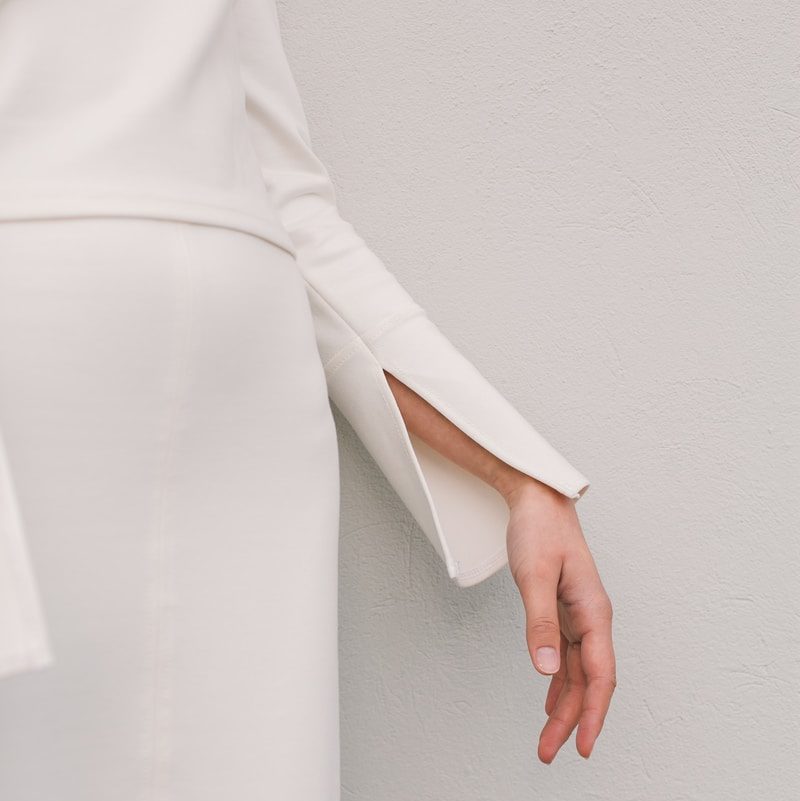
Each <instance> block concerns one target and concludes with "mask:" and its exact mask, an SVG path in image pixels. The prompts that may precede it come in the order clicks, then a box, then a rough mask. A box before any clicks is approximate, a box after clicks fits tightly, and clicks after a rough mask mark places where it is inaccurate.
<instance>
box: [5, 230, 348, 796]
mask: <svg viewBox="0 0 800 801" xmlns="http://www.w3.org/2000/svg"><path fill="white" fill-rule="evenodd" d="M276 332H280V335H279V336H278V335H276ZM0 386H2V392H0V415H2V419H3V424H4V427H5V433H6V434H7V441H6V448H7V454H8V456H9V461H10V464H11V465H12V467H13V473H14V476H15V477H16V479H17V486H16V491H17V495H18V498H19V500H20V507H21V509H22V511H23V513H24V514H23V517H24V521H25V530H26V534H27V539H28V544H29V549H30V554H31V556H32V558H33V561H34V563H35V565H36V574H37V578H38V579H39V585H40V589H41V593H42V594H41V600H42V602H43V605H44V608H45V610H46V611H47V616H48V622H49V632H50V635H51V638H52V639H51V643H52V646H53V652H54V654H55V660H54V662H52V663H51V664H50V666H49V667H48V668H47V669H46V670H40V671H35V672H29V673H28V674H27V675H23V674H18V675H15V676H13V677H7V678H6V679H5V680H4V681H2V682H0V799H3V801H144V800H145V799H147V800H148V801H156V800H157V799H158V801H222V800H223V799H225V800H227V799H231V800H232V801H263V800H264V799H276V800H277V799H280V801H317V800H319V801H322V799H331V800H333V799H336V798H338V797H339V796H338V792H339V778H340V777H339V728H338V726H339V718H338V714H339V706H338V675H337V669H338V664H337V659H338V648H337V614H338V607H337V578H338V544H339V497H340V496H339V463H338V440H337V436H336V426H335V422H334V417H333V414H332V411H331V406H330V403H329V399H328V396H327V392H326V383H325V374H324V371H323V369H322V365H321V363H320V360H319V356H318V353H317V349H316V341H315V338H314V330H313V326H312V323H311V314H310V309H309V304H308V296H307V293H306V291H305V285H304V282H303V280H302V277H301V275H300V273H299V272H298V270H297V268H296V264H295V262H294V260H293V259H292V257H291V256H290V255H289V254H288V253H286V251H284V250H282V249H281V248H278V247H276V246H274V245H273V244H271V243H269V242H267V241H265V240H264V239H262V238H258V237H255V236H252V235H250V234H245V233H241V232H239V231H231V230H228V229H225V228H222V227H216V226H203V225H193V224H191V223H182V222H173V221H155V220H140V219H135V218H132V219H94V218H86V219H83V220H77V219H76V220H69V221H63V220H59V221H44V222H39V221H37V222H34V223H22V222H20V223H7V224H4V225H0Z"/></svg>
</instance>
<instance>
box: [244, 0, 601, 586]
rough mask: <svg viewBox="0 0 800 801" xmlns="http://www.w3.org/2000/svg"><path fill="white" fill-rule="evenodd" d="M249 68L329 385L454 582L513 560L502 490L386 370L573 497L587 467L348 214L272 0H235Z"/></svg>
mask: <svg viewBox="0 0 800 801" xmlns="http://www.w3.org/2000/svg"><path fill="white" fill-rule="evenodd" d="M237 13H238V14H239V18H238V30H239V41H240V56H241V59H242V63H241V69H242V77H243V81H244V86H245V91H246V105H247V113H248V118H249V125H250V131H251V138H252V141H253V143H254V147H255V149H256V151H257V156H258V160H259V164H260V167H261V172H262V174H263V179H264V182H265V184H266V186H267V188H268V190H269V192H270V194H271V196H272V198H273V201H274V204H275V206H276V208H277V210H278V212H279V215H280V218H281V222H282V224H283V226H284V227H285V228H286V230H287V231H288V233H289V236H290V238H291V240H292V243H293V246H294V249H295V254H296V259H297V264H298V267H299V269H300V271H301V272H302V275H303V277H304V279H305V282H306V286H307V291H308V296H309V300H310V305H311V309H312V312H313V319H314V325H315V332H316V339H317V344H318V348H319V352H320V356H321V358H322V361H323V364H324V368H325V375H326V380H327V386H328V394H329V397H330V399H331V400H332V401H333V403H334V404H335V406H336V407H337V408H338V409H339V411H340V412H341V413H342V414H343V416H344V417H345V418H346V419H347V421H348V422H349V424H350V425H351V426H352V428H353V430H354V431H355V433H356V435H357V436H358V437H359V438H360V440H361V441H362V442H363V444H364V446H365V447H366V449H367V450H368V451H369V453H370V454H371V456H372V457H373V459H374V460H375V462H376V464H377V465H378V467H379V468H380V469H381V470H382V472H383V473H384V475H385V476H386V478H387V480H388V481H389V483H390V484H391V486H392V487H393V488H394V490H395V491H396V492H397V494H398V496H399V497H400V499H401V500H402V501H403V503H404V504H405V505H406V507H407V508H408V509H409V511H410V512H411V514H412V515H413V517H414V518H415V520H416V521H417V523H418V524H419V526H420V528H421V529H422V531H423V532H424V534H425V535H426V537H427V538H428V540H430V542H431V544H432V546H433V547H434V549H435V550H436V552H437V554H438V555H439V557H440V558H441V560H442V562H443V563H444V566H445V568H446V570H447V573H448V575H449V577H450V578H452V579H453V580H454V581H455V582H456V584H457V585H458V586H461V587H467V586H470V585H474V584H477V583H478V582H480V581H482V580H483V579H485V578H487V577H489V576H490V575H492V574H493V573H495V572H497V571H498V570H499V569H500V568H501V567H503V566H504V565H505V564H507V562H508V557H507V552H506V527H507V523H508V507H507V506H506V503H505V501H504V500H503V498H502V496H501V495H500V494H499V493H498V492H497V491H496V490H494V488H492V487H490V486H489V485H488V484H486V483H485V482H483V481H481V480H480V479H478V478H477V477H476V476H474V475H472V474H471V473H469V472H468V471H466V470H464V469H462V468H461V467H460V466H459V465H457V464H456V463H455V462H452V461H450V460H449V459H447V458H445V457H443V456H442V455H441V454H439V453H438V452H437V451H435V450H434V449H433V448H431V447H429V446H428V445H427V444H426V443H425V442H423V441H422V440H421V439H419V438H418V437H416V436H415V435H414V434H412V433H411V432H410V431H409V430H408V429H407V427H406V425H405V424H404V421H403V417H402V415H401V414H400V410H399V407H398V405H397V403H396V401H395V398H394V395H393V393H392V391H391V389H390V386H389V384H388V382H387V381H386V377H385V375H384V370H385V371H387V372H389V373H391V374H392V375H394V376H395V377H396V378H398V379H399V380H400V381H402V382H403V383H404V384H406V385H407V386H408V387H410V388H411V389H412V390H414V391H415V392H416V393H417V394H419V395H420V396H422V398H424V399H425V400H426V401H427V402H428V403H430V404H431V405H432V406H434V407H435V408H436V409H437V410H438V411H439V412H441V413H442V414H443V415H444V416H445V417H446V418H448V419H449V420H450V421H451V422H452V423H454V424H455V425H456V426H458V427H459V428H460V429H461V430H462V431H464V432H465V433H466V434H468V435H469V436H470V437H471V438H472V439H473V440H475V441H476V442H478V443H479V444H480V445H482V446H483V447H484V448H486V449H487V450H489V451H491V452H492V453H493V454H495V455H496V456H497V457H499V458H500V459H502V460H503V461H504V462H506V463H507V464H509V465H511V466H512V467H515V468H517V469H518V470H520V471H522V472H524V473H526V474H528V475H530V476H532V477H534V478H536V479H538V480H539V481H541V482H543V483H545V484H547V485H549V486H550V487H552V488H554V489H555V490H557V491H558V492H560V493H562V494H564V495H566V496H567V497H569V498H573V499H576V500H577V499H578V498H580V497H581V496H582V495H583V493H584V492H585V491H586V489H587V488H588V486H589V482H588V481H587V479H586V478H585V477H584V476H583V475H582V474H581V473H580V472H579V471H578V470H577V469H576V468H575V467H573V466H572V465H571V464H570V463H569V462H568V461H567V459H566V458H565V457H564V456H563V455H562V454H561V453H559V452H558V451H557V450H556V449H555V448H554V447H553V446H552V445H551V444H549V443H548V442H547V441H546V440H545V439H544V438H543V437H542V436H541V435H540V434H539V433H538V432H537V431H536V430H535V429H534V428H533V426H532V425H531V423H530V422H529V421H528V420H527V419H526V418H525V417H523V415H522V414H521V413H520V412H519V411H517V409H515V408H514V407H513V405H512V404H511V403H510V402H509V401H508V400H507V399H506V398H505V397H504V396H503V395H502V394H501V393H500V392H499V391H498V390H497V389H496V388H495V387H494V386H493V385H492V384H491V383H490V382H489V381H488V380H487V379H486V378H485V377H484V376H483V375H482V374H481V373H480V372H479V371H478V369H477V368H476V367H475V366H474V365H473V364H472V363H471V362H470V361H469V359H468V358H467V357H466V356H465V355H464V354H462V353H461V352H460V351H459V350H458V349H457V348H456V347H455V346H454V345H453V344H452V342H451V341H450V340H449V339H448V338H447V337H446V336H445V335H444V334H443V333H442V331H441V330H440V329H439V328H438V327H437V325H436V324H434V322H433V321H432V320H431V319H430V318H429V316H428V315H427V313H426V311H425V309H424V308H423V307H422V306H420V304H419V303H417V302H416V301H415V299H414V298H412V297H411V296H410V295H409V293H408V292H407V291H406V290H405V289H404V288H403V287H402V286H401V284H400V283H399V282H398V280H397V279H396V278H395V276H394V275H393V274H392V273H391V271H390V270H389V269H388V268H387V267H386V265H385V264H384V263H383V262H382V261H381V259H380V258H379V257H378V256H377V255H376V254H375V253H374V252H372V250H370V248H369V247H368V246H367V244H366V243H365V242H364V241H363V239H362V238H361V237H360V236H359V235H358V233H357V232H356V231H355V230H354V228H353V226H352V225H351V224H350V223H349V222H348V221H346V220H345V219H343V218H342V216H341V215H340V213H339V211H338V209H337V202H336V196H335V193H334V187H333V185H332V182H331V178H330V176H329V174H328V171H327V169H326V167H325V166H324V165H323V164H322V163H321V162H320V160H319V158H318V157H317V156H316V155H315V153H314V151H313V149H312V144H311V139H310V136H309V127H308V124H307V120H306V116H305V113H304V109H303V106H302V104H301V99H300V97H299V94H298V90H297V86H296V84H295V81H294V79H293V75H292V73H291V70H290V66H289V63H288V61H287V57H286V55H285V51H284V48H283V44H282V40H281V33H280V25H279V18H278V13H277V8H276V4H275V2H274V0H239V3H238V6H237Z"/></svg>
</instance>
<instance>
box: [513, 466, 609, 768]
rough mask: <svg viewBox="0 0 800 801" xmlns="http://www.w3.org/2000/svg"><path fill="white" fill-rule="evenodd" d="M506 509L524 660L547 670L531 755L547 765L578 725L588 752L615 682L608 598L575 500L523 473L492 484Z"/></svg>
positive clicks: (581, 747)
mask: <svg viewBox="0 0 800 801" xmlns="http://www.w3.org/2000/svg"><path fill="white" fill-rule="evenodd" d="M498 490H499V491H500V492H501V494H502V495H503V497H504V498H505V500H506V503H507V504H508V507H509V512H510V517H509V523H508V532H507V546H508V558H509V568H510V569H511V574H512V575H513V577H514V581H515V582H516V584H517V587H518V588H519V591H520V594H521V596H522V602H523V604H524V607H525V616H526V627H525V629H526V631H525V633H526V639H527V643H528V650H529V651H530V654H531V659H532V660H533V664H534V666H535V667H536V669H537V670H538V671H539V672H540V673H542V674H543V675H546V676H548V675H551V676H552V679H551V681H550V688H549V690H548V693H547V698H546V699H545V705H544V708H545V712H546V713H547V715H548V720H547V723H546V724H545V726H544V728H543V729H542V732H541V734H540V735H539V752H538V756H539V759H540V760H542V762H545V763H548V764H549V763H550V762H552V761H553V759H554V758H555V755H556V753H557V752H558V749H559V748H561V746H562V745H563V744H564V743H565V742H566V741H567V739H568V738H569V736H570V734H571V733H572V730H573V729H574V728H575V726H576V725H577V726H578V732H577V735H576V742H575V744H576V747H577V750H578V753H579V754H580V755H581V756H583V757H586V758H588V757H589V754H590V753H591V751H592V747H593V746H594V742H595V740H596V739H597V736H598V735H599V734H600V729H601V728H602V726H603V721H604V720H605V716H606V712H607V710H608V706H609V703H610V701H611V695H612V693H613V692H614V689H615V687H616V685H617V677H616V662H615V657H614V649H613V646H612V641H611V619H612V607H611V601H610V599H609V597H608V595H607V593H606V591H605V589H604V588H603V585H602V583H601V581H600V576H599V574H598V572H597V568H596V566H595V563H594V559H593V558H592V555H591V553H590V552H589V547H588V545H587V544H586V540H585V539H584V537H583V531H582V530H581V526H580V523H579V522H578V515H577V512H576V510H575V502H574V501H573V500H572V499H570V498H568V497H566V496H565V495H562V494H560V493H558V492H556V491H555V490H553V489H552V488H551V487H549V486H548V485H546V484H543V483H541V482H539V481H536V480H535V479H532V478H530V477H528V476H526V477H525V478H524V479H520V480H517V481H515V482H514V483H513V484H511V485H510V486H508V487H502V488H501V487H498Z"/></svg>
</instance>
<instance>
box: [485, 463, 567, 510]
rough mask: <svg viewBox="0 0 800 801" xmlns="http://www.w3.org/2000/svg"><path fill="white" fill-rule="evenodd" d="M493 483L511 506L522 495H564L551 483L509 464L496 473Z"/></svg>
mask: <svg viewBox="0 0 800 801" xmlns="http://www.w3.org/2000/svg"><path fill="white" fill-rule="evenodd" d="M491 484H492V486H493V487H494V489H495V490H497V492H499V493H500V495H502V496H503V499H504V500H505V502H506V503H507V504H508V505H509V506H510V505H511V504H512V502H514V501H516V500H517V499H518V498H519V497H520V496H522V495H534V496H558V497H564V496H562V495H561V493H560V492H558V490H555V489H553V488H552V487H551V486H550V485H549V484H545V483H544V482H542V481H539V480H538V479H536V478H533V476H529V475H528V474H527V473H523V472H522V471H520V470H516V469H515V468H513V467H510V466H508V465H506V468H505V469H503V470H501V471H499V472H498V473H497V474H495V476H494V477H493V480H492V482H491Z"/></svg>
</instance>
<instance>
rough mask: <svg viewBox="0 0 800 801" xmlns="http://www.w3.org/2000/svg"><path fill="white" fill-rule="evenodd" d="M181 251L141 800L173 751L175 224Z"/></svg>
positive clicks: (162, 775)
mask: <svg viewBox="0 0 800 801" xmlns="http://www.w3.org/2000/svg"><path fill="white" fill-rule="evenodd" d="M177 231H178V237H179V243H180V247H181V251H182V256H181V258H180V264H179V268H178V269H179V275H178V278H177V288H176V293H177V301H176V309H175V322H174V326H173V336H174V339H173V342H174V353H173V362H172V366H171V372H170V373H169V375H168V380H169V382H170V389H169V393H168V397H169V401H168V403H169V408H168V411H167V420H166V423H165V430H164V434H163V439H162V444H161V452H160V455H159V463H158V469H157V473H156V484H155V487H154V493H155V506H154V511H153V523H152V528H151V530H150V539H149V541H148V550H149V554H148V556H149V559H150V571H151V572H150V574H149V579H150V584H149V597H148V611H149V614H150V626H149V631H148V636H149V638H150V639H149V645H148V651H149V652H148V654H147V660H148V661H147V666H148V669H149V670H150V675H149V683H148V685H147V696H146V699H147V700H146V709H147V717H146V720H145V729H144V754H145V785H144V798H145V801H165V799H166V798H168V796H167V795H166V785H167V780H168V778H169V775H168V774H169V767H170V758H171V755H172V740H171V737H172V690H173V681H174V676H173V665H172V656H173V637H174V631H173V618H172V615H173V606H174V601H175V591H174V562H173V552H174V541H173V539H172V538H171V537H170V536H169V531H168V527H167V522H166V517H167V493H168V488H169V487H170V486H171V480H172V478H173V475H174V473H173V471H174V454H175V441H176V432H177V428H178V420H179V416H180V415H179V409H180V399H181V397H182V396H184V394H185V393H184V389H185V380H184V378H185V375H186V372H187V369H188V350H189V347H190V344H191V342H192V331H191V319H192V309H193V298H192V293H193V284H192V279H191V275H190V274H189V270H190V268H191V265H190V254H189V249H188V245H187V243H186V234H185V229H184V228H183V227H179V228H178V229H177Z"/></svg>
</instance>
